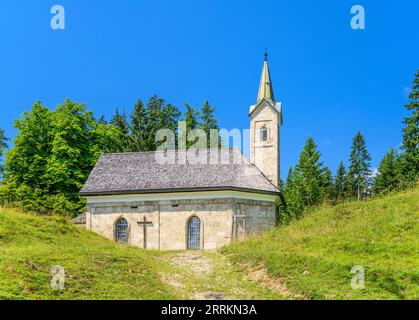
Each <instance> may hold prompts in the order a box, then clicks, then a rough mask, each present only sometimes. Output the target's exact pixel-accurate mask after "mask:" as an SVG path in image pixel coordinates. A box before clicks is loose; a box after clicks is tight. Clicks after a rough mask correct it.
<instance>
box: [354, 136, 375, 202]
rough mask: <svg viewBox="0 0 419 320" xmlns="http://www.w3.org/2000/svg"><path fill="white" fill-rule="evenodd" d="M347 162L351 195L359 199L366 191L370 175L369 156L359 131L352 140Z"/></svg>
mask: <svg viewBox="0 0 419 320" xmlns="http://www.w3.org/2000/svg"><path fill="white" fill-rule="evenodd" d="M349 162H350V166H349V173H348V179H349V184H350V188H351V190H350V191H351V195H352V196H354V197H356V198H357V199H358V200H360V199H361V197H362V195H363V194H365V193H366V192H367V189H368V187H369V184H370V176H371V169H370V168H371V164H370V163H371V156H370V154H369V153H368V151H367V147H366V143H365V138H364V136H363V135H362V134H361V133H360V132H357V134H356V135H355V137H354V139H353V141H352V146H351V154H350V157H349Z"/></svg>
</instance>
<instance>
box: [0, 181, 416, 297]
mask: <svg viewBox="0 0 419 320" xmlns="http://www.w3.org/2000/svg"><path fill="white" fill-rule="evenodd" d="M418 218H419V188H416V189H415V190H410V191H406V192H402V193H397V194H393V195H390V196H388V197H385V198H380V199H374V200H370V201H365V202H359V203H358V202H352V203H346V204H341V205H338V206H335V207H322V208H319V209H317V210H313V212H311V213H309V214H307V215H306V217H304V218H303V219H301V220H299V221H295V222H293V223H291V224H290V225H288V226H284V227H279V228H276V229H274V230H272V231H271V232H268V233H267V234H264V235H262V236H258V237H254V238H252V239H249V240H246V241H244V242H241V243H236V244H233V245H230V246H227V247H225V248H222V249H221V250H220V251H219V252H185V251H179V252H157V251H144V250H142V249H139V248H135V247H131V246H124V245H119V244H116V243H114V242H113V241H110V240H107V239H105V238H103V237H101V236H99V235H96V234H94V233H92V232H89V231H87V230H84V229H82V228H79V227H76V226H75V225H74V224H73V223H71V222H70V221H68V220H66V219H64V218H60V217H40V216H37V215H34V214H24V213H20V212H18V211H16V210H11V209H1V208H0V299H194V298H201V299H202V298H206V297H207V296H208V294H210V295H214V294H220V295H222V297H223V298H226V299H239V300H242V299H293V298H295V299H301V298H307V299H418V298H419V293H418V280H419V272H418V271H419V255H418V250H419V243H418V227H417V222H418ZM56 265H59V266H62V267H64V269H65V271H66V282H65V289H64V290H61V291H56V290H53V289H52V288H51V286H50V280H51V275H50V270H51V268H52V267H53V266H56ZM354 265H360V266H363V267H364V268H365V276H366V278H365V289H364V290H354V289H352V288H351V285H350V283H351V278H352V277H353V276H354V274H351V273H350V270H351V268H352V267H353V266H354ZM265 269H266V272H265Z"/></svg>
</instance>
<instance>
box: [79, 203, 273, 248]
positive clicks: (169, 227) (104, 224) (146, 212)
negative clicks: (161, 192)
mask: <svg viewBox="0 0 419 320" xmlns="http://www.w3.org/2000/svg"><path fill="white" fill-rule="evenodd" d="M144 216H145V217H146V220H147V221H148V222H151V224H150V225H147V231H146V234H147V249H156V250H184V249H186V248H187V224H188V221H189V219H190V218H191V217H192V216H197V217H198V218H199V219H200V220H201V237H200V238H201V239H200V240H201V246H200V247H201V249H204V250H210V249H216V248H219V247H221V246H224V245H227V244H229V243H231V242H232V241H235V240H241V239H244V238H245V237H246V236H247V235H251V234H255V233H259V232H262V231H265V230H268V229H269V228H271V227H273V226H274V225H275V221H276V220H275V216H276V207H275V204H274V203H273V202H269V201H255V200H245V199H211V200H208V199H205V200H204V199H203V200H176V201H166V200H164V201H163V200H161V201H141V202H115V203H112V202H111V203H95V204H89V205H88V212H87V217H86V227H87V228H88V229H90V230H92V231H94V232H96V233H99V234H101V235H103V236H105V237H107V238H109V239H113V240H114V239H115V228H114V226H115V222H116V221H117V220H118V219H119V218H121V217H123V218H125V219H126V220H127V221H128V225H129V239H128V243H129V244H131V245H134V246H138V247H141V248H142V247H143V245H144V237H143V233H144V232H143V226H142V225H139V224H138V221H141V222H142V221H143V217H144ZM244 216H246V217H244Z"/></svg>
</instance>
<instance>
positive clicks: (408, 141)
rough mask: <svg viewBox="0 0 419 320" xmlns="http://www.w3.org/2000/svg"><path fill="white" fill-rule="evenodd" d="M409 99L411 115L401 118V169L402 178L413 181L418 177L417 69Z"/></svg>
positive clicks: (418, 101)
mask: <svg viewBox="0 0 419 320" xmlns="http://www.w3.org/2000/svg"><path fill="white" fill-rule="evenodd" d="M409 99H410V103H409V104H407V105H406V109H407V110H408V111H410V112H411V116H410V117H406V118H405V119H404V120H403V123H404V125H405V127H404V128H403V150H404V154H403V155H402V159H401V161H402V162H401V170H402V176H403V179H404V180H405V181H406V182H413V183H414V182H416V181H417V179H418V178H419V70H418V71H417V72H416V75H415V79H414V81H413V86H412V91H411V93H410V95H409Z"/></svg>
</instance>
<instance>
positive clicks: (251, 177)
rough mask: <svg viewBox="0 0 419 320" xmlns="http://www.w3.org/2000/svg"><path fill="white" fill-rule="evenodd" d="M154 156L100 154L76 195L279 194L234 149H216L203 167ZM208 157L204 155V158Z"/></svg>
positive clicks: (178, 155) (178, 154) (259, 172)
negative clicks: (183, 192)
mask: <svg viewBox="0 0 419 320" xmlns="http://www.w3.org/2000/svg"><path fill="white" fill-rule="evenodd" d="M205 151H206V152H207V151H208V150H205ZM169 152H174V153H175V156H176V158H177V159H182V157H183V156H185V152H186V151H179V150H178V151H169ZM156 155H157V156H158V155H160V156H162V153H161V152H160V153H159V154H157V153H156V152H133V153H113V154H103V155H102V156H101V157H100V158H99V160H98V161H97V163H96V165H95V167H94V168H93V170H92V172H91V174H90V176H89V178H88V179H87V181H86V183H85V185H84V186H83V188H82V189H81V191H80V195H84V196H88V195H105V194H128V193H161V192H181V191H205V190H208V191H210V190H211V191H213V190H242V191H252V192H257V193H267V194H279V190H278V188H277V187H275V186H274V185H273V184H272V183H271V182H270V181H269V180H268V179H267V178H266V177H265V176H264V175H263V174H262V173H261V171H260V170H259V169H257V168H256V167H255V166H254V165H252V164H251V163H249V162H248V161H247V160H246V159H245V157H244V156H243V155H242V153H241V152H240V151H239V150H238V149H229V148H222V149H219V152H218V160H216V161H212V162H210V161H209V160H208V162H207V164H191V163H189V164H180V163H179V161H177V163H176V164H161V163H159V162H160V161H157V159H156ZM164 155H167V154H164ZM209 157H210V156H209V152H208V159H209ZM212 159H214V158H212ZM221 159H224V161H222V160H221ZM226 159H227V161H225V160H226ZM214 162H215V164H214Z"/></svg>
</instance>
